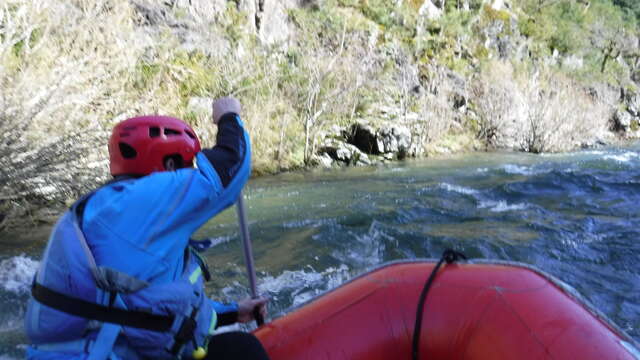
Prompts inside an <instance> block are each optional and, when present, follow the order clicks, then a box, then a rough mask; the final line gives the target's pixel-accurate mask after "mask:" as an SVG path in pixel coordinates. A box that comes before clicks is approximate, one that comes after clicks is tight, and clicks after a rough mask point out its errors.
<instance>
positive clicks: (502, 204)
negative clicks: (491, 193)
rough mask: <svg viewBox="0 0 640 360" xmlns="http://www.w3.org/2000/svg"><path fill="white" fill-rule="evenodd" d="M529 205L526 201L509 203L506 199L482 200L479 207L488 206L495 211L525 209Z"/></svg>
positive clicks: (484, 207)
mask: <svg viewBox="0 0 640 360" xmlns="http://www.w3.org/2000/svg"><path fill="white" fill-rule="evenodd" d="M528 207H529V205H528V204H525V203H518V204H509V203H507V202H506V201H504V200H500V201H493V200H489V201H481V202H480V204H478V208H480V209H486V208H488V209H489V210H490V211H493V212H505V211H519V210H524V209H526V208H528Z"/></svg>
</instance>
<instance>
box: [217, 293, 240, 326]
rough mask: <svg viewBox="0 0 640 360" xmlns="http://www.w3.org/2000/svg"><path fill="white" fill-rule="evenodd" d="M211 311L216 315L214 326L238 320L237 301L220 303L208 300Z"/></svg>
mask: <svg viewBox="0 0 640 360" xmlns="http://www.w3.org/2000/svg"><path fill="white" fill-rule="evenodd" d="M210 302H211V306H212V307H213V311H215V312H216V314H217V316H218V322H217V323H216V328H218V327H220V326H226V325H231V324H235V323H236V322H238V303H236V302H235V301H234V302H232V303H229V304H222V303H219V302H217V301H214V300H210Z"/></svg>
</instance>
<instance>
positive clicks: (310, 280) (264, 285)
mask: <svg viewBox="0 0 640 360" xmlns="http://www.w3.org/2000/svg"><path fill="white" fill-rule="evenodd" d="M349 278H350V275H349V267H348V266H347V265H345V264H342V265H340V266H339V267H337V268H336V267H329V268H327V269H325V270H324V271H322V272H317V271H315V270H314V269H313V268H312V267H311V266H309V270H308V271H306V270H295V271H290V270H285V271H284V272H282V274H280V275H278V276H276V277H274V276H265V277H263V278H261V279H260V280H259V281H258V282H259V284H258V292H259V293H261V294H265V295H266V294H269V295H270V296H272V297H273V298H274V299H277V295H278V294H284V293H290V294H291V295H290V296H291V298H292V303H293V305H294V306H296V305H299V304H302V303H304V302H305V301H308V300H309V299H311V298H313V297H314V296H315V295H317V294H319V293H321V292H323V291H326V290H328V289H332V288H334V287H336V286H338V285H340V284H342V283H343V282H345V281H346V280H347V279H349Z"/></svg>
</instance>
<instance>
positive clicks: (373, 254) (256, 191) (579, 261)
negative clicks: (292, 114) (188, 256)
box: [0, 143, 640, 360]
mask: <svg viewBox="0 0 640 360" xmlns="http://www.w3.org/2000/svg"><path fill="white" fill-rule="evenodd" d="M245 195H246V199H247V200H246V204H247V208H248V217H249V223H250V233H251V237H252V239H253V243H254V256H255V262H256V267H257V270H258V283H259V289H260V292H261V293H263V294H266V295H268V296H270V297H271V303H270V313H271V315H272V316H273V317H276V316H279V315H281V314H282V313H285V312H286V311H287V309H288V308H290V307H292V306H295V305H298V304H301V303H303V302H305V301H307V300H309V299H310V298H312V297H313V296H315V295H316V294H318V293H321V292H323V291H325V290H327V289H330V288H333V287H335V286H337V285H339V284H341V283H342V282H344V281H346V280H348V279H349V278H351V277H353V276H355V275H357V274H359V273H361V272H363V271H365V270H367V269H370V268H371V267H372V266H375V265H377V264H381V263H383V262H386V261H391V260H396V259H410V258H436V257H439V256H440V254H441V253H442V251H443V250H444V249H446V248H454V249H456V250H458V251H462V252H463V253H464V254H466V255H467V257H469V258H485V259H501V260H513V261H520V262H524V263H528V264H532V265H535V266H537V267H539V268H540V269H542V270H544V271H546V272H548V273H550V274H552V275H554V276H555V277H557V278H559V279H561V280H563V281H564V282H566V283H568V284H569V285H571V286H573V287H574V288H575V289H576V290H577V291H578V292H579V293H581V294H582V295H583V296H584V297H585V298H586V299H588V300H589V301H590V302H591V303H592V304H593V305H594V306H595V307H596V308H598V309H599V310H600V311H602V312H603V313H604V314H605V315H607V316H608V317H609V318H611V319H612V320H613V322H615V323H616V324H617V325H618V326H619V327H620V328H622V329H623V330H624V331H626V332H627V333H628V334H629V335H631V336H632V337H633V338H634V339H636V340H637V341H640V265H639V264H638V255H637V254H638V253H639V252H640V144H638V143H636V144H632V145H629V146H626V147H621V148H608V149H598V150H588V151H581V152H574V153H568V154H558V155H555V154H554V155H527V154H514V153H479V154H471V155H463V156H453V157H449V158H441V159H436V160H423V161H410V162H404V163H394V164H390V165H385V166H378V167H368V168H349V169H335V170H317V171H314V172H305V173H289V174H283V175H279V176H274V177H266V178H261V179H257V180H252V181H251V182H250V183H249V185H248V186H247V188H246V190H245ZM47 230H48V229H42V228H36V229H25V231H24V232H22V233H21V234H20V235H12V236H5V237H4V238H0V309H1V310H0V360H5V359H14V358H21V357H23V354H24V345H23V344H25V342H26V339H25V337H24V335H23V326H22V318H23V312H24V308H25V303H26V300H27V298H28V289H29V283H30V280H31V276H32V275H33V273H34V271H35V269H36V267H37V264H38V261H39V259H40V256H41V253H42V250H43V249H44V246H45V243H46V238H47V234H46V232H47ZM196 235H197V236H196V237H199V238H211V239H212V240H213V241H214V242H215V244H216V245H215V246H214V247H213V248H211V249H210V250H208V252H207V253H206V255H205V257H206V259H207V260H208V262H209V265H210V267H211V271H212V275H213V277H214V279H213V280H212V282H210V283H209V286H208V292H209V293H210V294H211V295H212V296H213V297H216V298H218V299H221V300H233V299H238V298H241V297H243V296H244V295H246V294H247V293H248V290H247V280H246V276H245V270H244V263H243V258H242V248H241V245H240V241H239V238H238V226H237V220H236V214H235V211H233V209H231V210H227V211H225V212H224V213H222V214H220V215H219V216H218V217H217V218H215V219H213V220H212V221H210V222H209V223H208V224H207V225H205V226H204V227H203V228H202V229H201V230H200V231H199V232H198V233H197V234H196Z"/></svg>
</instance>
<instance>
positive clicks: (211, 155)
mask: <svg viewBox="0 0 640 360" xmlns="http://www.w3.org/2000/svg"><path fill="white" fill-rule="evenodd" d="M243 131H244V130H243V129H242V126H241V123H240V119H239V117H238V115H236V114H233V113H228V114H225V115H224V116H222V118H220V121H219V122H218V135H217V137H216V146H214V147H213V148H211V149H205V150H203V151H202V153H203V154H204V155H205V156H206V157H207V159H208V160H209V162H210V163H211V165H213V167H214V168H215V169H216V172H217V173H218V176H219V177H220V181H221V182H222V186H224V187H227V186H228V185H229V183H230V182H231V179H233V177H234V176H236V174H237V173H238V169H239V168H240V165H241V163H242V160H243V159H244V157H245V154H246V152H247V143H246V141H245V137H244V136H243Z"/></svg>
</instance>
